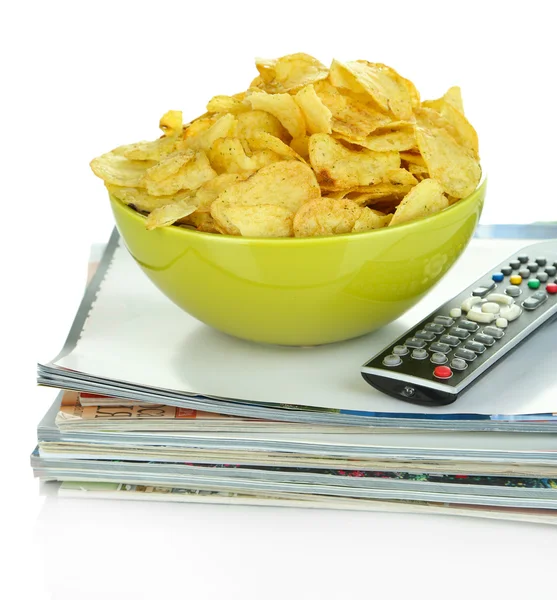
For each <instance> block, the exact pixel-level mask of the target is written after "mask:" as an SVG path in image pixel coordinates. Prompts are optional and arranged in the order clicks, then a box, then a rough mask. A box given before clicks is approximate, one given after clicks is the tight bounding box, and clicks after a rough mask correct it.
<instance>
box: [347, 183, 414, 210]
mask: <svg viewBox="0 0 557 600" xmlns="http://www.w3.org/2000/svg"><path fill="white" fill-rule="evenodd" d="M416 183H417V182H416ZM413 187H414V184H412V185H396V184H393V183H385V182H384V183H378V184H376V185H370V186H362V187H358V188H351V189H349V190H346V193H345V196H346V197H347V198H348V199H350V200H353V201H354V202H356V203H358V204H360V205H364V204H367V205H374V206H375V205H376V204H378V203H383V204H387V205H393V204H394V205H397V204H398V203H399V202H400V201H401V200H402V199H403V198H404V196H406V194H408V192H409V191H410V190H411V189H412V188H413Z"/></svg>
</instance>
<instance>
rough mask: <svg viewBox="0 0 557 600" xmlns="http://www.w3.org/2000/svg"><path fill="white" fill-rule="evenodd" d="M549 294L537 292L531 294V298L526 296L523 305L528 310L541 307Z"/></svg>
mask: <svg viewBox="0 0 557 600" xmlns="http://www.w3.org/2000/svg"><path fill="white" fill-rule="evenodd" d="M547 298H548V296H547V294H546V293H545V292H541V291H540V292H535V293H534V294H532V295H531V296H530V298H526V300H524V302H523V303H522V306H523V307H524V308H525V309H526V310H535V309H536V308H538V307H540V306H541V305H542V304H543V303H544V302H545V301H546V300H547Z"/></svg>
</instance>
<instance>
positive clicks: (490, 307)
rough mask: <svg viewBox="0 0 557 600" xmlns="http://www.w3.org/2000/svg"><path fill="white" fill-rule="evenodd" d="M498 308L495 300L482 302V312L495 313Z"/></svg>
mask: <svg viewBox="0 0 557 600" xmlns="http://www.w3.org/2000/svg"><path fill="white" fill-rule="evenodd" d="M500 308H501V307H500V306H499V304H497V302H486V303H485V304H482V312H484V313H491V314H497V313H498V312H499V309H500Z"/></svg>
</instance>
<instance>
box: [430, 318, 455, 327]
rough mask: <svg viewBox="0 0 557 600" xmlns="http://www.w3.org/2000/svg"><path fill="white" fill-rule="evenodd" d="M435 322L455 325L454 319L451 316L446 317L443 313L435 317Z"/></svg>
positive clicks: (444, 325) (445, 325) (446, 325)
mask: <svg viewBox="0 0 557 600" xmlns="http://www.w3.org/2000/svg"><path fill="white" fill-rule="evenodd" d="M433 322H434V323H438V324H439V325H443V327H450V326H451V325H454V319H451V317H445V316H443V315H439V316H438V317H435V319H433Z"/></svg>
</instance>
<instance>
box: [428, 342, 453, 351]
mask: <svg viewBox="0 0 557 600" xmlns="http://www.w3.org/2000/svg"><path fill="white" fill-rule="evenodd" d="M429 349H430V350H431V351H432V352H441V353H442V354H447V353H448V352H450V351H451V347H450V346H449V344H444V343H443V342H434V343H433V344H431V345H430V346H429Z"/></svg>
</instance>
